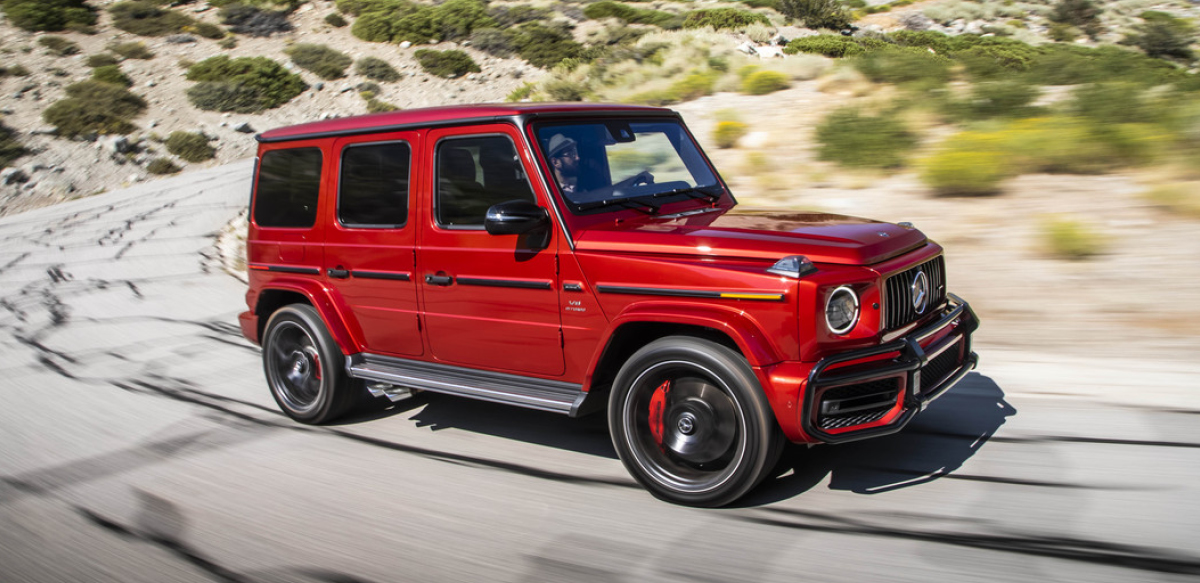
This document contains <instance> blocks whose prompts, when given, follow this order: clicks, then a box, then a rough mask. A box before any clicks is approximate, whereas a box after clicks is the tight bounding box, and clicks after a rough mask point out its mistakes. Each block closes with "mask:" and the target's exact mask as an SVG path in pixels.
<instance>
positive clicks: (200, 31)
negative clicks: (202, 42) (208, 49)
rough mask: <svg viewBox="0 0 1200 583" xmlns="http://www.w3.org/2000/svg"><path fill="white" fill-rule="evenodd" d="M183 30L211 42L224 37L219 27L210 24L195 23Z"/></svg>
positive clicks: (223, 32)
mask: <svg viewBox="0 0 1200 583" xmlns="http://www.w3.org/2000/svg"><path fill="white" fill-rule="evenodd" d="M184 30H185V31H190V32H194V33H196V34H197V35H199V36H202V37H204V38H207V39H212V40H216V39H219V38H224V37H225V31H224V30H222V29H221V27H219V26H217V25H215V24H213V23H211V22H200V21H195V22H194V23H193V24H192V25H191V26H188V27H186V28H185V29H184Z"/></svg>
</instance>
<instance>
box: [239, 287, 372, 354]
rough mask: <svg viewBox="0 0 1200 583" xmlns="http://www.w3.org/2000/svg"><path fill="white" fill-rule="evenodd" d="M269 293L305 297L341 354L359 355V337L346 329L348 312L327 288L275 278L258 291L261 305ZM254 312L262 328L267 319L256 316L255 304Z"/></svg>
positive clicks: (257, 309)
mask: <svg viewBox="0 0 1200 583" xmlns="http://www.w3.org/2000/svg"><path fill="white" fill-rule="evenodd" d="M269 291H285V292H293V293H298V294H300V295H302V296H304V297H305V298H308V302H309V304H311V305H312V307H313V308H315V309H316V310H317V314H319V315H320V316H321V321H322V322H324V323H325V328H326V329H327V330H329V335H330V336H332V337H333V340H334V342H336V343H337V345H338V349H340V350H341V351H342V354H346V355H350V354H355V353H358V352H361V349H360V347H361V346H362V343H361V342H360V340H361V334H355V331H353V330H350V329H349V328H348V327H347V326H346V322H347V320H346V316H347V315H349V313H350V311H349V308H348V307H347V306H346V305H345V304H344V303H343V302H341V301H340V300H339V299H337V298H336V296H335V294H334V291H333V290H332V289H330V288H329V286H327V285H325V284H324V283H321V282H319V281H314V280H311V279H306V278H299V277H280V278H276V279H273V280H271V282H270V283H268V284H265V285H263V286H262V288H261V290H260V291H259V293H258V298H259V304H260V305H261V302H262V297H263V295H264V294H265V293H266V292H269ZM254 313H255V314H256V315H257V316H258V317H259V319H260V320H262V322H263V323H262V325H263V326H265V325H266V318H264V316H265V315H264V314H260V313H259V306H258V305H256V306H255V307H254Z"/></svg>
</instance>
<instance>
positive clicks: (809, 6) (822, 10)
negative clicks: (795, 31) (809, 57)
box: [779, 0, 852, 30]
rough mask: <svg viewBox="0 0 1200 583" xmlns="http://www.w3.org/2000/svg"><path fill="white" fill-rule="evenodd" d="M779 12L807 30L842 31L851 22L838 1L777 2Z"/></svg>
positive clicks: (787, 0)
mask: <svg viewBox="0 0 1200 583" xmlns="http://www.w3.org/2000/svg"><path fill="white" fill-rule="evenodd" d="M779 11H780V12H782V13H783V14H784V15H785V16H789V17H791V18H795V19H796V20H799V21H800V22H802V23H804V26H807V27H808V28H827V29H830V30H843V29H846V28H848V27H849V26H850V22H851V20H852V19H851V16H850V11H849V10H847V9H846V7H845V5H843V4H842V3H841V1H840V0H779Z"/></svg>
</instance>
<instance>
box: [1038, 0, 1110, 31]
mask: <svg viewBox="0 0 1200 583" xmlns="http://www.w3.org/2000/svg"><path fill="white" fill-rule="evenodd" d="M1101 12H1102V10H1101V9H1100V7H1099V6H1096V5H1095V4H1094V3H1092V2H1091V0H1058V3H1057V4H1055V5H1054V9H1053V10H1052V11H1051V12H1050V20H1051V22H1056V23H1058V24H1066V25H1070V26H1074V27H1076V28H1078V29H1079V30H1082V31H1083V32H1085V33H1087V35H1088V36H1089V37H1092V38H1096V36H1097V35H1099V34H1100V33H1101V32H1103V31H1104V26H1103V25H1102V24H1101V23H1100V13H1101Z"/></svg>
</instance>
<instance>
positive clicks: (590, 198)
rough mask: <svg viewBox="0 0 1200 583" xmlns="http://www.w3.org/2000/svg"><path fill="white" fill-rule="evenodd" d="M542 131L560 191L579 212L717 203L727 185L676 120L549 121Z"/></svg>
mask: <svg viewBox="0 0 1200 583" xmlns="http://www.w3.org/2000/svg"><path fill="white" fill-rule="evenodd" d="M536 134H537V138H538V141H539V142H540V145H541V147H542V152H543V153H544V154H545V155H546V160H547V162H548V163H549V166H550V169H551V171H552V173H553V178H554V181H555V182H556V183H557V184H558V189H559V192H561V193H562V194H563V198H564V199H565V200H566V201H567V202H568V203H569V206H571V207H572V210H573V211H575V212H577V213H579V212H593V211H599V210H601V209H610V208H634V209H638V210H641V211H643V212H647V213H655V212H657V211H658V208H659V207H661V206H662V205H663V204H665V203H669V202H676V201H678V200H683V199H686V198H701V199H705V200H708V201H715V200H716V199H718V198H720V196H721V193H722V192H723V189H722V188H721V186H720V185H719V184H718V183H717V177H716V176H715V175H714V174H713V172H712V170H711V169H710V168H709V166H708V164H707V163H706V162H705V161H704V158H703V157H702V156H701V155H700V150H699V149H698V148H697V147H696V145H695V143H693V142H692V139H691V137H690V136H688V134H687V132H686V131H684V128H683V125H682V124H680V123H679V122H678V121H675V120H647V121H635V120H603V121H594V122H575V123H559V124H543V125H539V126H537V129H536Z"/></svg>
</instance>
